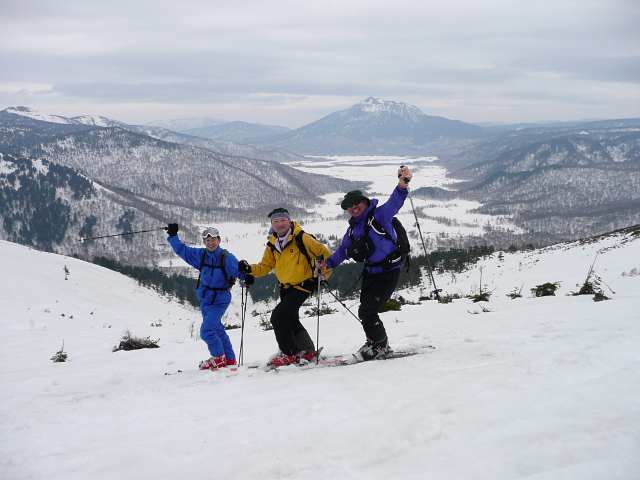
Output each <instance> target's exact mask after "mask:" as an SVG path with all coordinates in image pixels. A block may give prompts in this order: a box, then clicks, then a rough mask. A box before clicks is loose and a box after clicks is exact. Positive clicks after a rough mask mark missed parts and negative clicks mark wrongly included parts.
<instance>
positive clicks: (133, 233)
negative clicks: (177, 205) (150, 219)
mask: <svg viewBox="0 0 640 480" xmlns="http://www.w3.org/2000/svg"><path fill="white" fill-rule="evenodd" d="M166 229H167V227H162V228H153V229H151V230H139V231H137V232H127V233H116V234H113V235H102V236H101V237H90V238H83V237H80V240H78V241H79V242H83V243H84V241H85V240H97V239H99V238H109V237H121V236H123V235H135V234H136V233H147V232H158V231H160V230H166Z"/></svg>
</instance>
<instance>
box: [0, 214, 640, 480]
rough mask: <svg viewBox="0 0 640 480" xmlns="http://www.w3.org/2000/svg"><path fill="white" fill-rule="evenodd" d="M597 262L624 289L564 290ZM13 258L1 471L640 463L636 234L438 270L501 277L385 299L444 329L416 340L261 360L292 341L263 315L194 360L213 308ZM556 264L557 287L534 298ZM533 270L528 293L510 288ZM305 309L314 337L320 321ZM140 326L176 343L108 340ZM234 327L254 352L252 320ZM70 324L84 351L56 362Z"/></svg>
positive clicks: (114, 474)
mask: <svg viewBox="0 0 640 480" xmlns="http://www.w3.org/2000/svg"><path fill="white" fill-rule="evenodd" d="M343 227H344V224H343ZM239 247H240V246H239ZM598 252H599V253H598ZM597 253H598V256H597V258H596V254H597ZM251 260H253V258H251ZM594 260H596V263H595V271H596V273H597V274H598V275H599V276H600V277H601V278H602V280H603V281H604V282H606V286H605V285H603V288H604V289H605V293H606V294H607V295H608V296H610V297H611V298H612V299H611V300H609V301H603V302H598V303H596V302H594V301H593V300H592V298H591V296H577V297H576V296H566V294H567V293H569V292H570V291H577V290H578V287H576V284H580V283H582V282H583V281H584V280H585V278H586V275H587V272H588V270H589V267H590V266H591V264H592V263H593V261H594ZM0 262H1V267H2V271H3V276H2V278H1V279H0V291H1V292H2V294H1V296H0V339H1V340H0V346H1V349H0V356H1V358H0V361H1V364H2V369H1V370H0V478H2V479H3V480H4V479H7V480H26V479H47V480H55V479H61V480H62V479H64V480H86V479H91V480H103V479H104V480H112V479H119V480H125V479H131V480H139V479H147V478H149V479H172V480H174V479H188V480H209V479H212V480H213V479H215V480H217V479H225V480H231V479H243V480H245V479H265V480H271V479H274V480H275V479H301V478H305V479H306V478H322V479H336V480H337V479H363V480H365V479H389V478H393V479H433V480H459V479H481V480H484V479H486V480H503V479H504V480H511V479H527V480H558V479H561V480H565V479H579V480H603V479H607V480H637V479H639V478H640V400H639V399H640V381H639V379H640V313H639V310H640V309H639V307H640V276H638V271H639V270H640V241H638V239H637V237H629V238H607V239H603V240H602V241H601V242H599V243H592V244H584V245H583V244H578V243H576V244H572V245H570V246H562V247H560V246H559V247H554V248H548V249H545V250H544V251H542V252H540V251H537V252H529V253H516V254H507V255H506V256H505V258H504V260H503V261H501V260H500V259H499V258H498V257H497V255H496V256H494V258H492V259H486V260H484V261H482V262H481V263H479V264H478V267H477V268H475V269H473V270H471V271H469V272H467V273H465V274H459V275H457V276H455V277H454V276H452V275H450V274H449V275H444V276H442V277H438V276H437V277H436V281H437V283H438V286H439V287H442V288H444V289H445V290H446V291H447V292H448V293H456V292H459V293H462V294H467V293H470V292H471V291H474V290H476V291H477V289H478V285H479V284H480V273H481V270H480V268H482V285H483V288H485V285H486V288H488V289H489V290H491V291H492V292H493V295H492V297H491V300H490V302H488V303H483V304H476V303H472V302H471V301H470V300H468V299H460V300H455V301H454V302H453V303H450V304H438V303H436V302H435V301H426V302H423V303H422V304H420V305H405V306H404V307H403V308H402V310H401V311H399V312H387V313H384V314H382V318H383V320H384V321H385V325H386V326H387V330H388V333H389V336H390V340H391V344H392V346H393V347H395V348H396V349H401V348H404V347H410V346H424V345H432V346H434V347H435V350H433V351H432V353H429V354H424V355H416V356H413V357H410V358H404V359H397V360H391V361H381V362H370V363H364V364H358V365H352V366H345V367H337V368H324V369H312V370H301V369H299V368H296V367H288V368H285V369H281V371H279V372H268V373H266V372H262V371H259V370H249V369H248V368H247V367H246V365H247V364H249V363H253V362H264V361H266V359H267V358H268V356H269V355H270V354H272V353H274V352H275V350H276V343H275V340H274V338H273V332H270V331H267V332H265V331H262V329H261V328H260V327H258V326H257V323H258V317H253V316H251V315H248V318H247V327H246V329H245V334H244V346H245V349H244V359H245V367H243V368H241V369H240V370H239V372H238V374H237V375H236V376H229V377H228V376H226V375H225V374H224V373H221V372H200V371H197V365H198V362H199V361H200V360H202V359H204V358H206V356H207V354H206V347H205V345H204V343H203V342H201V341H197V340H194V339H193V338H192V336H191V329H192V327H193V324H194V323H195V325H196V328H197V326H198V325H199V321H200V314H199V312H198V311H193V310H190V309H187V308H185V307H184V306H181V305H178V304H176V303H174V302H171V301H169V300H167V299H165V298H161V297H159V296H158V295H157V294H155V293H154V292H152V291H149V290H146V289H144V288H141V287H139V286H137V284H136V283H135V282H134V281H133V280H131V279H129V278H126V277H123V276H121V275H119V274H117V273H115V272H112V271H109V270H106V269H104V268H101V267H98V266H95V265H91V264H88V263H84V262H81V261H79V260H75V259H72V258H65V257H62V256H58V255H53V254H47V253H42V252H37V251H34V250H30V249H28V248H25V247H22V246H18V245H15V244H11V243H8V242H0ZM65 267H66V268H67V270H68V272H69V273H68V279H67V280H65ZM556 281H557V282H561V288H560V290H559V291H558V294H557V296H554V297H543V298H533V297H532V296H531V294H530V292H529V289H530V288H533V287H534V286H536V285H538V284H541V283H546V282H556ZM520 288H522V292H523V295H524V298H519V299H515V300H511V299H510V298H508V297H507V296H506V294H507V293H509V292H511V291H513V290H514V289H520ZM425 290H428V288H426V287H425ZM612 291H614V292H615V294H613V293H612ZM236 293H237V294H236V297H235V301H234V304H233V306H232V308H231V314H230V318H232V321H231V322H230V323H235V322H236V320H235V319H236V318H237V317H236V316H235V315H236V314H237V312H238V311H239V301H240V300H239V298H240V295H239V292H236ZM402 294H403V296H405V298H407V299H410V300H411V299H413V300H415V299H417V298H418V296H419V295H420V291H419V290H415V291H406V292H402ZM330 298H331V297H329V295H327V294H325V295H324V296H323V299H324V300H329V299H330ZM314 301H315V299H314ZM349 305H350V306H352V307H353V308H355V305H353V303H352V302H350V304H349ZM332 306H333V307H335V308H337V309H338V310H339V311H338V313H334V314H332V315H327V316H323V317H321V318H320V344H321V345H323V346H324V347H325V351H326V352H327V353H346V352H352V351H354V350H356V349H357V348H358V347H360V346H361V344H362V343H363V342H364V336H363V333H362V331H361V327H360V325H359V324H358V323H357V322H356V320H355V319H354V318H353V317H351V315H350V314H349V313H347V312H346V311H345V310H344V309H343V308H342V307H340V306H339V305H337V304H336V305H332ZM254 308H256V307H255V306H253V305H250V306H249V311H250V312H251V311H252V309H254ZM304 323H305V324H306V325H307V328H308V329H309V331H310V333H311V334H312V337H314V338H315V336H316V328H317V319H316V318H315V317H314V318H307V319H306V320H305V321H304ZM153 325H161V326H153ZM125 329H128V330H130V332H131V333H132V334H134V335H136V336H139V337H147V336H150V337H151V338H152V339H160V341H159V345H160V348H157V349H145V350H138V351H130V352H125V351H119V352H112V348H113V347H114V345H116V344H118V342H119V340H120V337H121V336H122V333H123V331H124V330H125ZM230 335H231V339H232V341H233V342H234V345H235V347H236V350H238V347H239V343H240V330H239V329H238V330H231V331H230ZM63 341H64V350H65V352H67V353H68V361H67V362H65V363H54V362H52V361H51V360H50V359H51V357H52V356H53V355H54V354H55V353H56V352H57V351H59V350H60V349H61V347H62V344H63ZM178 370H184V373H176V374H174V375H165V373H175V372H177V371H178Z"/></svg>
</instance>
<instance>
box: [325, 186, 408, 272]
mask: <svg viewBox="0 0 640 480" xmlns="http://www.w3.org/2000/svg"><path fill="white" fill-rule="evenodd" d="M408 195H409V190H407V189H406V188H402V187H400V186H397V187H396V188H395V190H394V191H393V193H392V194H391V197H389V200H387V202H386V203H384V204H383V205H380V206H378V199H377V198H372V199H371V200H370V202H369V203H370V205H369V206H368V207H367V209H366V210H365V211H364V213H363V214H362V215H359V216H357V217H352V218H351V220H350V221H349V223H350V225H351V226H350V227H349V228H348V229H347V233H345V235H344V237H343V239H342V244H341V245H340V246H339V247H338V249H337V250H336V251H335V252H333V255H331V256H330V257H329V258H328V260H327V265H328V267H327V268H335V267H337V266H338V265H340V264H341V263H342V262H344V261H345V260H347V259H348V258H349V255H348V254H347V249H348V248H349V247H350V246H351V244H352V243H353V242H354V241H355V240H357V239H358V238H360V237H361V236H362V235H365V233H366V223H367V219H368V218H369V215H370V214H371V212H372V211H373V217H374V218H375V219H376V220H377V221H378V222H379V223H380V225H382V226H383V227H384V229H385V230H386V231H387V232H389V233H390V234H391V236H392V237H393V239H394V240H395V241H397V240H398V238H397V236H396V232H395V231H394V229H393V226H392V224H391V222H392V221H393V217H395V216H396V215H397V214H398V212H399V211H400V209H401V208H402V206H403V205H404V202H405V200H406V199H407V196H408ZM352 228H353V233H352V234H353V240H352V239H351V235H350V233H351V229H352ZM369 237H370V238H371V240H373V243H374V245H375V246H376V248H375V251H374V252H373V254H372V255H371V256H370V257H369V259H368V260H367V262H366V263H376V262H380V261H382V260H384V259H385V258H387V257H388V256H389V254H391V253H393V252H394V251H395V249H396V244H395V243H393V242H391V241H389V240H387V239H386V238H384V237H383V236H382V235H380V234H378V233H376V232H375V231H373V229H371V228H370V229H369ZM401 266H402V265H398V266H397V267H394V268H393V269H392V270H395V269H397V268H400V267H401ZM366 270H367V271H368V272H369V273H382V272H384V271H385V270H384V268H382V267H372V266H369V265H367V266H366Z"/></svg>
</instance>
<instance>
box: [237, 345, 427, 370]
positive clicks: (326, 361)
mask: <svg viewBox="0 0 640 480" xmlns="http://www.w3.org/2000/svg"><path fill="white" fill-rule="evenodd" d="M320 350H321V349H320ZM433 350H435V347H434V346H432V345H427V346H425V347H419V348H415V349H410V350H398V351H395V352H393V354H392V355H391V356H389V357H385V358H381V359H379V360H394V359H397V358H405V357H412V356H414V355H420V354H424V353H429V352H432V351H433ZM370 361H375V360H370ZM363 362H364V360H363V359H362V357H361V356H359V355H358V354H354V353H348V354H345V355H327V356H323V355H320V356H319V357H316V359H313V360H305V361H301V362H300V363H296V364H291V365H285V366H282V367H278V366H275V365H271V364H266V365H265V364H263V365H249V366H248V368H250V369H260V370H263V371H265V372H272V371H275V372H278V371H279V369H282V368H288V367H295V368H300V369H303V370H307V369H311V368H324V367H341V366H346V365H355V364H357V363H363Z"/></svg>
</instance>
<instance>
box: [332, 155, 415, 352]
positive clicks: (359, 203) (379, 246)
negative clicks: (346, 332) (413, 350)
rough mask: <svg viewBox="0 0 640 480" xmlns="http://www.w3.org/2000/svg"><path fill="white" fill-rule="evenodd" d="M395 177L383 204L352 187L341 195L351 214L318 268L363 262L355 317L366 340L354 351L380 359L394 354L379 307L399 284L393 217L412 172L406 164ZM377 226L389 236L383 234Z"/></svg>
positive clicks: (404, 198)
mask: <svg viewBox="0 0 640 480" xmlns="http://www.w3.org/2000/svg"><path fill="white" fill-rule="evenodd" d="M398 177H399V182H398V186H397V187H396V188H395V189H394V190H393V193H392V194H391V197H389V200H387V202H386V203H384V204H382V205H378V199H377V198H373V199H369V198H367V197H366V196H364V195H363V194H362V191H360V190H353V191H351V192H348V193H347V194H346V195H345V196H344V199H343V200H342V203H341V204H340V206H341V207H342V209H343V210H347V211H348V212H349V214H350V215H351V219H350V220H349V228H348V229H347V233H346V234H345V236H344V238H343V239H342V244H341V245H340V246H339V247H338V248H337V250H336V251H335V252H334V253H333V254H332V255H331V256H330V257H329V258H328V259H327V260H326V261H325V262H324V263H323V264H322V265H321V270H323V269H325V268H335V267H337V266H338V265H340V264H341V263H342V262H344V261H345V260H346V259H347V258H352V259H354V260H356V261H358V262H364V263H365V269H364V272H363V274H362V288H361V290H360V307H359V308H358V317H359V318H360V319H361V320H362V328H363V329H364V332H365V334H366V336H367V341H366V343H365V344H364V345H363V346H362V347H361V348H360V350H358V354H357V355H358V356H360V357H361V359H362V360H375V359H382V358H385V357H388V356H391V355H393V350H392V349H391V347H390V346H389V339H388V338H387V332H386V330H385V328H384V324H383V323H382V320H380V316H379V315H378V310H379V309H380V307H382V306H383V305H384V304H385V303H387V301H388V300H389V299H390V298H391V295H392V294H393V292H394V291H395V289H396V287H397V286H398V279H399V278H400V269H401V268H402V263H394V262H393V261H391V259H398V258H399V257H398V256H397V255H395V252H396V249H397V247H398V246H397V235H396V233H395V230H394V228H393V226H392V221H393V217H394V216H395V215H396V214H397V213H398V212H399V211H400V209H401V208H402V206H403V205H404V202H405V200H406V199H407V196H408V195H409V191H408V189H407V184H408V183H409V180H411V178H412V177H413V174H412V173H411V171H410V170H409V168H408V167H402V168H401V169H400V170H399V171H398ZM374 220H375V222H374ZM380 226H381V227H382V228H383V229H384V231H386V232H388V234H389V235H390V236H391V238H389V237H388V235H384V234H383V233H384V231H383V230H381V229H380V228H379V227H380ZM376 227H377V228H378V230H376ZM380 232H382V233H380Z"/></svg>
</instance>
